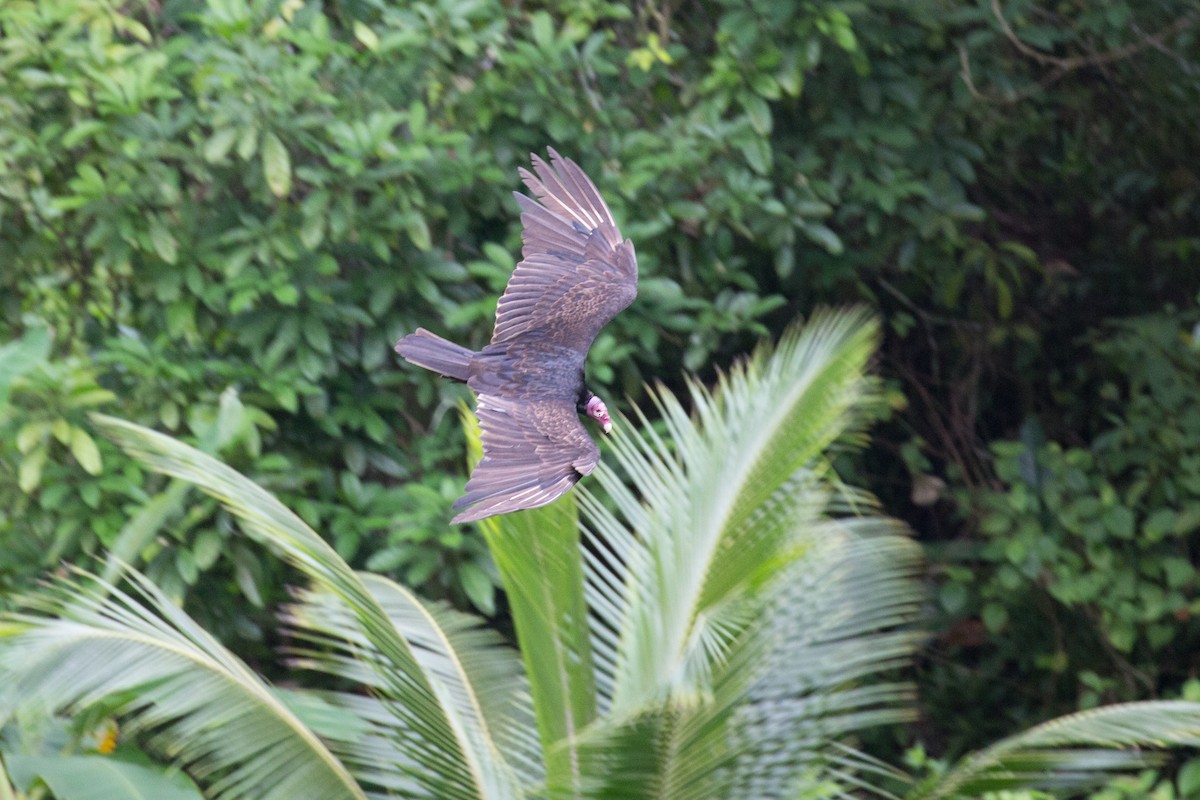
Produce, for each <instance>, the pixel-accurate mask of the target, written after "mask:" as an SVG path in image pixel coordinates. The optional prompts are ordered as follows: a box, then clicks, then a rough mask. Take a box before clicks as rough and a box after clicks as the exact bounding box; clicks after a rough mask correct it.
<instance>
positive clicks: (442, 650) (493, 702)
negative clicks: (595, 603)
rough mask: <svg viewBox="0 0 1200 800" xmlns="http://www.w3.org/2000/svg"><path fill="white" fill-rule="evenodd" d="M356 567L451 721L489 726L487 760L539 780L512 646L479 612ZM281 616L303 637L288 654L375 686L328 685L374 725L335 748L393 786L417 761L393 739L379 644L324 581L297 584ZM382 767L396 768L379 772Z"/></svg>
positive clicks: (529, 781)
mask: <svg viewBox="0 0 1200 800" xmlns="http://www.w3.org/2000/svg"><path fill="white" fill-rule="evenodd" d="M360 577H361V579H362V581H363V583H364V585H365V586H366V587H367V589H368V590H369V591H370V592H371V594H372V596H373V597H374V598H375V599H376V600H377V602H378V603H379V605H380V607H381V608H383V609H384V611H385V613H386V614H387V615H388V617H389V619H390V620H391V622H392V624H393V625H394V626H395V628H396V630H397V632H398V633H400V634H401V635H402V636H403V637H404V639H405V640H406V641H407V642H408V643H409V645H410V646H411V647H412V649H413V653H414V655H415V657H416V658H417V660H418V662H419V663H420V665H421V668H422V670H423V671H424V672H425V673H426V674H427V675H429V676H431V678H432V679H433V680H434V681H436V684H437V685H438V686H439V687H440V689H441V691H442V696H443V698H444V708H445V709H446V711H447V714H448V716H450V717H451V719H453V720H454V721H455V724H456V725H457V726H458V727H460V728H462V729H463V730H464V731H471V730H475V731H480V732H486V733H487V734H488V738H487V739H486V740H485V741H483V742H480V743H479V746H482V747H488V748H492V749H494V750H496V751H498V752H496V753H493V757H492V762H493V763H507V764H509V765H511V766H512V767H513V768H514V769H515V770H516V771H517V773H518V775H519V777H520V780H521V782H522V783H523V784H526V785H535V784H539V783H541V781H542V780H543V775H542V772H541V753H540V748H539V746H538V739H537V737H536V734H535V729H534V725H533V712H532V709H531V708H530V703H529V693H528V686H527V682H526V681H525V676H524V673H523V672H522V669H521V662H520V660H519V659H518V657H517V654H516V652H515V651H513V650H512V649H511V648H509V647H508V646H507V645H505V644H504V642H503V640H502V639H501V638H500V636H499V635H498V634H497V633H495V631H492V630H490V629H488V628H486V627H483V620H481V619H479V618H478V617H474V616H471V615H468V614H463V613H460V612H458V611H455V610H454V609H452V608H450V607H448V606H446V605H444V604H440V603H428V602H425V601H422V600H420V599H419V598H417V597H416V596H415V595H413V594H412V593H411V592H410V591H408V590H407V589H405V588H404V587H402V586H399V585H398V584H396V583H394V582H393V581H390V580H388V579H387V578H384V577H381V576H378V575H370V574H363V575H361V576H360ZM286 618H287V619H288V621H289V622H290V626H291V628H292V635H293V637H294V639H295V640H296V641H297V642H300V643H303V644H299V645H297V646H296V647H294V648H293V653H294V656H295V657H294V658H293V664H295V665H296V666H300V667H304V668H308V669H313V670H317V671H320V672H324V673H326V674H329V675H334V676H336V677H340V678H344V679H347V680H350V681H352V682H354V683H356V684H358V685H360V686H362V687H364V688H367V689H370V690H371V692H372V695H371V697H369V698H365V699H364V702H359V696H358V695H349V696H346V695H333V694H331V695H327V697H328V698H329V699H332V700H333V701H334V702H335V703H337V704H338V705H341V706H343V707H350V708H353V709H355V713H356V715H358V716H359V717H360V718H362V719H364V720H368V721H370V723H371V725H372V729H371V733H372V734H373V735H376V736H378V737H380V739H379V741H376V742H373V743H372V744H371V746H370V747H368V748H366V749H361V748H359V746H358V743H359V742H362V741H365V739H364V738H363V736H362V735H361V732H359V731H355V732H354V733H355V734H356V735H355V736H354V738H352V739H349V740H347V742H348V743H350V744H351V745H352V746H350V747H343V748H340V749H339V752H340V753H342V754H343V755H344V756H345V757H346V758H347V760H349V761H351V762H354V763H356V764H357V765H358V766H359V767H360V768H362V769H372V770H374V771H375V773H376V780H374V781H373V782H375V783H380V784H382V785H385V786H387V787H389V788H391V789H400V788H403V787H405V786H407V785H408V784H409V783H411V778H410V777H408V776H409V775H410V774H411V773H412V771H413V770H414V769H416V764H415V763H411V759H410V757H409V756H408V755H407V754H406V753H404V751H403V750H402V749H400V748H397V747H395V745H394V744H392V742H393V740H394V739H395V738H396V735H397V730H396V726H397V719H398V715H397V714H396V713H395V712H394V711H393V710H392V709H391V708H390V706H391V705H393V701H391V700H390V699H389V698H388V697H387V690H388V685H387V681H386V680H385V679H384V677H383V676H385V675H386V668H385V667H384V666H383V665H380V664H378V663H376V662H378V661H379V659H380V658H381V656H380V653H379V652H378V650H377V649H376V648H375V647H374V645H373V644H372V642H371V641H370V640H369V639H368V638H367V637H366V636H365V635H363V633H362V632H361V631H360V630H359V629H358V626H357V625H356V624H355V617H354V613H353V611H352V610H351V609H350V608H349V607H347V605H346V604H345V603H344V602H342V600H341V599H340V598H339V597H338V596H337V595H335V594H333V593H331V592H329V591H327V590H308V591H304V592H300V593H298V597H297V602H296V603H295V604H294V605H293V606H291V607H290V608H289V609H288V611H287V613H286ZM368 705H371V706H373V707H372V708H368V707H367V706H368ZM380 748H382V749H380ZM360 750H361V752H360ZM385 754H386V757H383V758H381V756H384V755H385ZM501 754H503V757H501ZM364 756H365V757H364ZM356 773H357V770H356ZM388 773H394V774H392V775H390V777H388V778H387V779H386V780H381V779H382V777H383V776H385V775H387V774H388Z"/></svg>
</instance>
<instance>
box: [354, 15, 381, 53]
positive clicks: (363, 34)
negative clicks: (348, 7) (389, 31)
mask: <svg viewBox="0 0 1200 800" xmlns="http://www.w3.org/2000/svg"><path fill="white" fill-rule="evenodd" d="M354 38H355V39H358V40H359V41H360V42H362V45H363V47H365V48H367V49H368V50H370V51H371V52H375V51H376V50H378V49H379V34H377V33H375V31H373V30H371V28H370V26H368V25H366V24H364V23H363V22H361V21H360V20H355V21H354Z"/></svg>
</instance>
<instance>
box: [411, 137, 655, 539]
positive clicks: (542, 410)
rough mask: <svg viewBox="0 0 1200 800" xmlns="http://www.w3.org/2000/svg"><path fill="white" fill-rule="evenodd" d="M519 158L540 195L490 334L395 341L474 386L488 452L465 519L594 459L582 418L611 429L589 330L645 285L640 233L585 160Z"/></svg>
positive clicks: (522, 199)
mask: <svg viewBox="0 0 1200 800" xmlns="http://www.w3.org/2000/svg"><path fill="white" fill-rule="evenodd" d="M550 158H551V164H546V162H544V161H542V160H541V159H540V158H538V157H537V156H533V165H534V173H530V172H527V171H525V170H521V175H522V178H524V181H525V185H526V186H527V187H529V189H530V191H532V192H533V194H534V196H535V197H536V200H534V199H531V198H529V197H526V196H524V195H520V194H518V195H516V197H517V201H518V202H519V203H520V204H521V208H522V214H521V221H522V223H523V224H524V226H525V231H524V235H523V236H522V256H523V258H522V260H521V263H520V264H518V265H517V268H516V270H515V271H514V272H513V275H512V278H511V279H510V280H509V283H508V288H507V289H506V290H505V292H504V294H503V295H502V296H501V298H500V301H499V303H498V305H497V308H496V329H495V332H494V333H493V335H492V341H491V343H490V344H488V345H487V346H486V347H484V348H483V349H482V350H480V351H479V352H475V351H472V350H470V349H468V348H465V347H462V346H460V345H456V344H454V343H452V342H449V341H446V340H445V339H442V338H441V337H439V336H437V335H435V334H432V333H430V332H429V331H426V330H424V329H418V330H417V331H416V332H414V333H412V334H410V335H408V336H406V337H404V338H403V339H401V340H400V341H399V342H398V343H397V344H396V351H397V352H398V353H400V355H402V356H403V357H404V358H406V359H407V360H409V361H411V362H412V363H414V364H417V365H419V366H422V367H425V368H426V369H430V370H433V371H435V372H439V373H441V374H442V375H445V376H447V377H449V378H454V379H455V380H460V381H465V382H466V383H467V385H468V386H470V387H471V389H472V391H474V392H475V394H476V396H477V397H478V407H477V414H478V416H479V423H480V428H481V430H482V432H483V451H484V455H483V459H482V460H481V461H480V462H479V464H478V465H477V466H476V468H475V471H474V472H473V473H472V474H471V478H470V480H469V481H468V482H467V492H466V494H465V495H464V496H463V497H461V498H460V499H459V500H458V501H457V502H455V504H454V506H455V508H457V509H464V510H463V511H462V513H460V514H459V515H458V516H456V517H455V518H454V521H455V522H469V521H471V520H477V519H482V518H484V517H488V516H492V515H494V514H502V513H506V512H509V511H515V510H517V509H521V508H533V507H535V506H540V505H544V504H546V503H549V502H550V501H552V500H554V499H556V498H557V497H559V496H560V495H562V494H563V493H564V492H566V491H567V490H569V489H570V488H571V487H572V486H573V485H574V484H575V483H576V482H577V481H578V480H579V478H580V477H582V476H583V475H587V474H589V473H590V472H591V471H592V470H593V469H595V467H596V464H597V463H598V461H599V459H600V450H599V448H598V447H597V446H596V443H595V442H593V441H592V438H591V436H589V435H588V433H587V431H586V430H585V429H584V427H583V425H582V424H581V423H580V421H579V416H578V415H579V414H584V415H586V416H590V417H592V418H593V419H595V420H596V421H597V422H599V423H600V424H601V426H602V427H603V429H604V430H605V432H607V431H608V430H609V429H610V428H611V422H610V420H609V418H608V411H607V409H606V408H605V406H604V403H603V402H601V401H600V399H599V398H597V397H596V396H595V395H594V394H592V392H591V391H590V390H588V388H587V387H586V385H585V382H584V362H585V360H586V358H587V351H588V349H589V348H590V347H591V345H592V341H593V340H594V339H595V338H596V335H597V334H598V333H599V332H600V329H601V328H603V327H604V325H605V324H607V323H608V321H609V320H611V319H612V318H613V317H614V316H616V315H617V314H618V313H619V312H620V311H621V310H622V309H624V308H625V307H627V306H628V305H629V304H630V303H631V302H633V298H634V296H635V295H636V294H637V260H636V258H635V256H634V252H633V245H632V244H630V243H629V242H628V241H627V240H624V239H622V238H621V235H620V232H619V231H618V230H617V226H616V223H615V222H614V221H613V218H612V214H611V212H609V210H608V206H607V205H606V204H605V203H604V201H603V199H601V197H600V194H599V192H597V191H596V187H595V186H594V185H593V184H592V182H591V181H590V180H589V179H588V178H587V176H586V175H584V173H583V171H582V170H581V169H579V167H578V166H577V165H576V164H575V163H574V162H572V161H570V160H568V159H564V158H562V157H561V156H559V155H558V154H557V153H555V152H554V151H553V150H551V151H550Z"/></svg>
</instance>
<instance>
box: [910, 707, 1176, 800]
mask: <svg viewBox="0 0 1200 800" xmlns="http://www.w3.org/2000/svg"><path fill="white" fill-rule="evenodd" d="M1167 747H1200V703H1193V702H1186V701H1150V702H1141V703H1122V704H1118V705H1112V706H1105V707H1103V708H1097V709H1093V710H1090V711H1081V712H1079V713H1077V714H1070V715H1067V716H1065V717H1059V718H1058V719H1053V720H1050V721H1049V722H1045V723H1042V724H1041V725H1038V726H1036V727H1033V728H1030V729H1029V730H1027V731H1024V732H1022V733H1019V734H1017V735H1015V736H1010V737H1008V738H1007V739H1002V740H1001V741H999V742H997V743H996V744H994V745H992V746H990V747H987V748H985V749H983V750H980V751H978V752H975V753H972V754H970V755H968V756H966V757H965V758H963V759H962V760H960V761H959V762H958V763H957V764H955V765H954V766H952V767H951V768H950V769H949V770H948V771H947V772H946V773H945V774H944V775H942V776H941V777H940V778H939V779H938V780H936V781H931V782H929V783H928V784H922V785H920V786H917V787H914V789H913V790H912V791H911V792H909V793H908V794H907V795H905V797H906V800H935V798H958V797H976V796H978V795H980V794H982V793H983V792H986V791H998V790H1001V789H1015V788H1025V787H1030V788H1068V787H1070V788H1078V787H1085V786H1088V785H1092V784H1096V783H1100V782H1103V781H1104V780H1106V779H1107V778H1108V777H1110V776H1111V774H1112V773H1113V772H1115V771H1119V770H1129V769H1137V768H1140V767H1143V766H1146V765H1147V764H1151V763H1153V761H1154V758H1155V755H1156V754H1155V753H1154V752H1153V749H1155V748H1167ZM1147 748H1149V749H1150V750H1149V751H1147Z"/></svg>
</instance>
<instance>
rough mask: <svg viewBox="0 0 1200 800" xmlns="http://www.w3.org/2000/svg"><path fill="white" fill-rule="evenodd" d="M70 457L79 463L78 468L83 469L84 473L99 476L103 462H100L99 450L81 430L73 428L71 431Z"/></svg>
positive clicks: (86, 433)
mask: <svg viewBox="0 0 1200 800" xmlns="http://www.w3.org/2000/svg"><path fill="white" fill-rule="evenodd" d="M70 446H71V455H73V456H74V457H75V460H76V461H78V462H79V466H81V467H83V469H84V471H85V472H87V473H88V474H89V475H99V474H100V470H101V469H103V466H104V465H103V462H101V460H100V450H99V448H97V447H96V442H95V441H94V440H93V439H92V437H91V436H89V435H88V432H87V431H85V430H84V429H83V428H77V427H73V428H72V429H71V445H70Z"/></svg>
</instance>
